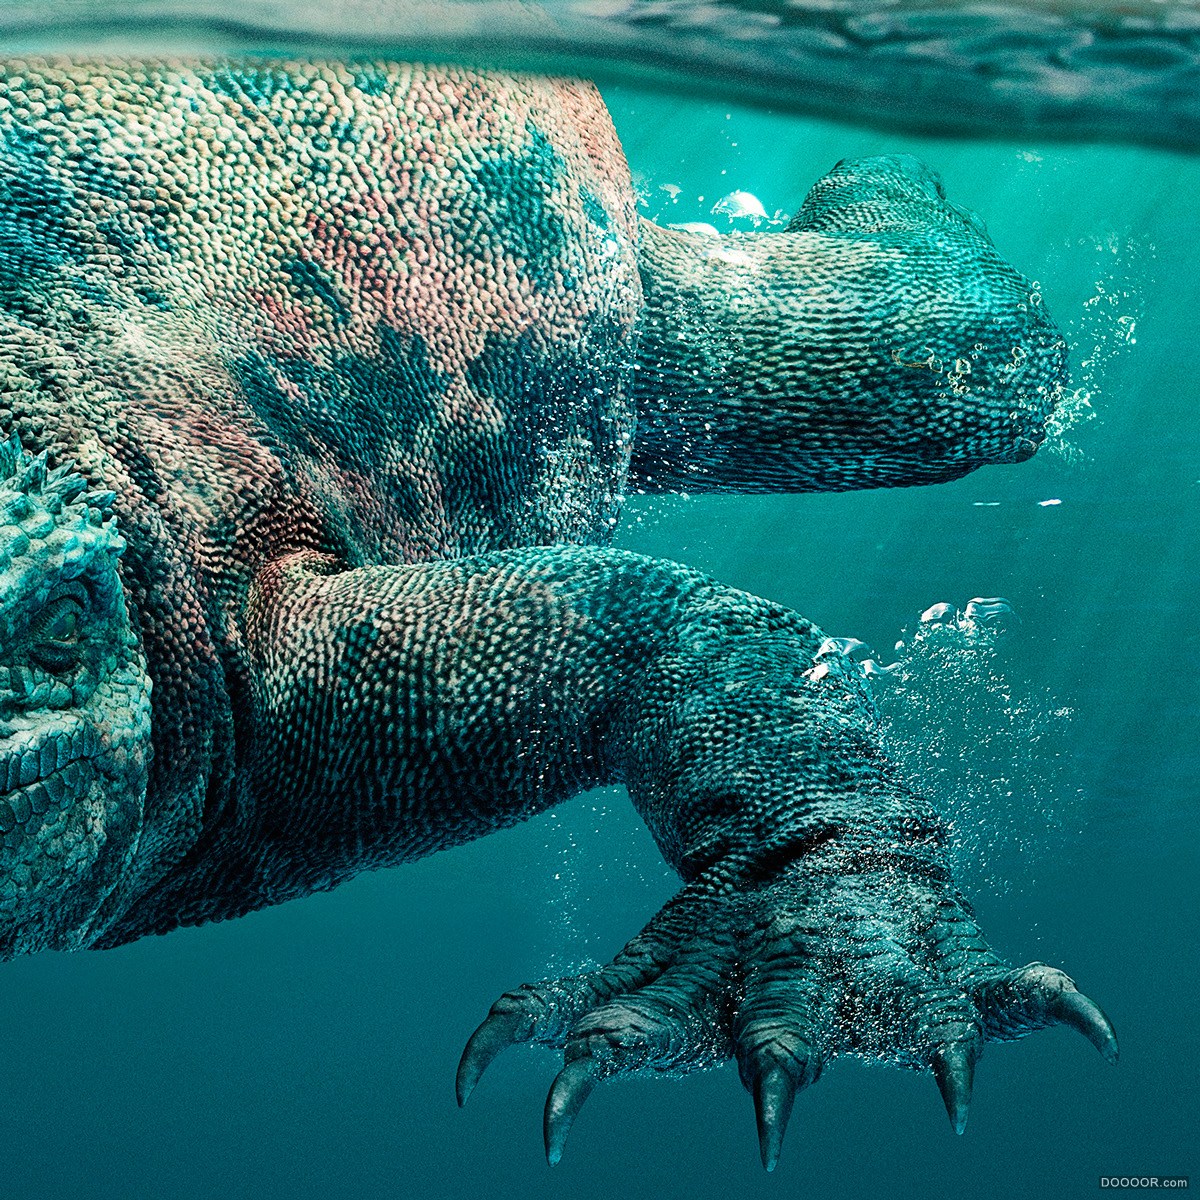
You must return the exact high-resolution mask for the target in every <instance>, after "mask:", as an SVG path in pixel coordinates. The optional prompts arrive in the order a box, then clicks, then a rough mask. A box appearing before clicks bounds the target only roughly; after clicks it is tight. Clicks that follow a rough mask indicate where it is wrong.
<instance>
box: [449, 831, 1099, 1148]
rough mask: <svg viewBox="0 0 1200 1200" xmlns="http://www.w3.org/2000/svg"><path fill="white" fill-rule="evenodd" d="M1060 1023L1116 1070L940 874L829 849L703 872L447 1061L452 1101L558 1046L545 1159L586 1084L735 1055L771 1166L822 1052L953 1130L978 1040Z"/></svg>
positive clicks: (1035, 968) (1087, 1007) (1095, 1022)
mask: <svg viewBox="0 0 1200 1200" xmlns="http://www.w3.org/2000/svg"><path fill="white" fill-rule="evenodd" d="M1059 1024H1065V1025H1069V1026H1071V1027H1072V1028H1074V1029H1077V1030H1078V1031H1079V1032H1080V1033H1082V1034H1083V1035H1084V1036H1085V1037H1087V1038H1088V1039H1089V1040H1090V1041H1091V1042H1092V1043H1093V1044H1094V1045H1095V1046H1096V1047H1097V1049H1099V1050H1100V1052H1101V1053H1102V1054H1103V1055H1104V1056H1105V1057H1106V1058H1107V1059H1108V1060H1109V1061H1110V1062H1115V1061H1116V1058H1117V1041H1116V1035H1115V1034H1114V1032H1113V1028H1112V1025H1111V1024H1110V1022H1109V1021H1108V1018H1107V1017H1105V1015H1104V1013H1103V1012H1102V1011H1101V1010H1100V1008H1099V1006H1098V1005H1096V1003H1095V1002H1094V1001H1092V1000H1090V999H1089V998H1088V997H1087V996H1085V995H1083V994H1082V993H1081V992H1079V991H1078V990H1077V989H1076V987H1075V984H1074V982H1073V981H1072V980H1071V979H1070V978H1068V976H1066V975H1065V974H1064V973H1063V972H1062V971H1059V970H1056V969H1054V968H1052V967H1048V966H1046V965H1045V964H1043V963H1030V964H1029V965H1027V966H1024V967H1018V968H1011V967H1009V966H1007V965H1005V964H1003V963H1002V962H1001V961H1000V960H999V959H998V958H997V957H996V956H995V955H994V954H993V953H992V951H991V949H990V948H989V947H988V945H987V943H986V941H985V940H984V938H983V935H982V934H981V933H980V931H979V929H978V927H977V925H976V924H975V921H974V917H973V915H972V913H971V910H970V908H969V906H968V905H967V903H966V902H965V901H964V900H963V899H962V898H961V896H959V895H958V893H957V891H956V890H955V888H954V886H953V884H951V883H950V882H949V880H948V879H946V878H945V877H944V875H941V874H940V873H938V872H933V873H932V874H931V873H930V872H929V871H928V867H927V865H926V864H919V865H917V864H912V863H908V862H906V861H905V860H904V859H903V858H900V857H895V856H881V857H878V858H875V859H874V860H871V859H865V858H864V857H863V856H862V855H861V854H857V855H856V854H853V853H850V852H848V851H844V850H840V849H838V848H837V847H836V846H835V845H834V844H832V843H831V844H829V845H827V846H825V847H822V848H820V849H819V850H817V851H816V852H813V853H811V854H809V855H806V856H805V857H804V858H803V859H800V860H798V861H795V862H792V863H790V864H789V865H788V866H787V867H785V868H784V869H783V870H782V871H780V872H779V873H778V874H776V875H775V876H774V877H773V878H771V879H769V880H766V881H762V880H758V881H753V880H740V881H738V880H731V879H729V878H728V877H722V876H721V875H720V874H719V873H717V872H714V873H713V874H712V875H710V876H708V877H704V876H702V877H700V878H698V879H696V880H694V881H693V882H692V883H690V884H689V885H688V886H687V887H685V888H684V889H683V890H682V891H681V892H680V893H679V894H678V895H677V896H676V897H675V898H674V899H673V900H672V901H671V902H670V903H669V904H668V905H667V906H666V907H665V908H664V909H663V910H662V912H660V913H659V915H658V916H657V917H656V918H655V919H654V920H653V921H652V922H651V923H650V924H649V925H648V926H647V927H646V929H645V930H643V931H642V933H641V934H639V935H638V936H637V937H636V938H634V939H633V941H631V942H630V943H629V944H628V945H627V946H626V947H625V949H624V950H622V951H621V953H620V954H618V955H617V957H616V958H615V959H614V960H613V961H612V962H611V963H609V964H608V965H607V966H605V967H601V968H600V969H598V970H595V971H591V972H587V973H585V974H582V975H577V976H573V977H570V978H566V979H560V980H551V981H547V982H543V983H537V984H526V985H524V986H522V987H521V988H518V989H517V990H516V991H513V992H509V993H506V994H505V995H504V996H502V997H500V999H499V1000H497V1001H496V1003H495V1004H494V1005H493V1006H492V1009H491V1012H490V1013H489V1015H488V1017H487V1019H486V1020H485V1021H484V1022H483V1024H482V1025H480V1027H479V1028H478V1029H477V1030H476V1031H475V1033H474V1034H473V1035H472V1037H471V1039H470V1041H469V1043H468V1044H467V1047H466V1050H465V1051H464V1053H463V1056H462V1061H461V1063H460V1064H459V1069H458V1099H459V1103H460V1104H461V1103H464V1102H465V1101H466V1099H467V1097H468V1096H469V1095H470V1093H471V1091H472V1090H473V1088H474V1087H475V1085H476V1084H477V1083H478V1081H479V1078H480V1076H481V1075H482V1074H483V1072H484V1070H485V1069H486V1068H487V1066H488V1065H489V1064H490V1063H491V1062H492V1060H493V1059H494V1058H495V1057H496V1056H497V1055H498V1054H499V1053H500V1051H501V1050H503V1049H505V1048H506V1047H508V1046H511V1045H515V1044H518V1043H522V1042H536V1043H540V1044H543V1045H550V1046H556V1047H561V1048H562V1049H563V1051H564V1060H565V1062H564V1067H563V1069H562V1070H561V1071H560V1072H559V1074H558V1076H557V1078H556V1079H555V1080H554V1082H553V1084H552V1085H551V1088H550V1093H549V1096H548V1098H547V1101H546V1111H545V1140H546V1156H547V1158H548V1160H549V1161H550V1162H551V1163H552V1164H553V1163H556V1162H557V1161H558V1160H559V1158H560V1157H561V1155H562V1151H563V1146H564V1144H565V1142H566V1138H567V1134H568V1132H569V1131H570V1129H571V1126H572V1124H573V1123H574V1121H575V1119H576V1117H577V1116H578V1115H579V1111H580V1109H581V1107H582V1105H583V1103H584V1101H585V1100H586V1099H587V1097H588V1095H589V1094H590V1093H591V1091H592V1090H593V1088H594V1087H595V1086H596V1084H597V1083H598V1082H600V1081H601V1080H603V1079H606V1078H609V1077H612V1076H614V1075H620V1074H629V1073H634V1072H640V1073H645V1072H665V1073H682V1072H686V1071H689V1070H694V1069H698V1068H703V1067H706V1066H712V1065H715V1064H717V1063H719V1062H721V1061H723V1060H725V1059H728V1058H735V1059H736V1060H737V1063H738V1067H739V1071H740V1074H741V1079H742V1082H743V1084H744V1085H745V1087H746V1089H747V1090H748V1091H749V1092H750V1094H751V1095H752V1096H753V1098H754V1106H755V1112H756V1115H757V1121H758V1137H759V1148H760V1152H761V1155H762V1161H763V1165H764V1166H765V1167H766V1169H767V1170H768V1171H770V1170H773V1169H774V1167H775V1165H776V1162H777V1161H778V1159H779V1153H780V1148H781V1146H782V1143H783V1136H784V1131H785V1129H786V1127H787V1123H788V1119H789V1117H790V1115H791V1111H792V1107H793V1102H794V1100H795V1097H796V1095H797V1093H798V1092H800V1091H802V1090H803V1089H804V1088H806V1087H808V1086H809V1085H810V1084H812V1083H814V1082H816V1080H817V1079H818V1077H819V1076H820V1074H821V1071H822V1069H823V1068H824V1066H825V1065H826V1063H828V1062H829V1061H830V1060H831V1059H833V1058H835V1057H836V1056H838V1055H845V1054H849V1055H853V1056H857V1057H861V1058H867V1059H873V1060H880V1061H885V1062H891V1063H894V1064H896V1065H900V1066H907V1067H911V1068H916V1069H919V1070H928V1071H930V1072H931V1073H932V1075H933V1077H934V1079H935V1081H936V1082H937V1085H938V1088H939V1089H940V1091H941V1094H942V1099H943V1101H944V1102H945V1106H946V1110H947V1112H948V1114H949V1116H950V1121H951V1124H952V1125H953V1126H954V1128H955V1130H956V1131H957V1132H959V1133H961V1132H962V1131H963V1128H964V1127H965V1125H966V1120H967V1112H968V1107H969V1105H970V1100H971V1090H972V1085H973V1078H974V1071H975V1064H976V1061H977V1060H978V1058H979V1056H980V1054H981V1052H982V1050H983V1047H984V1045H985V1044H986V1043H987V1042H989V1041H1006V1040H1011V1039H1013V1038H1018V1037H1022V1036H1024V1035H1025V1034H1027V1033H1031V1032H1033V1031H1034V1030H1037V1029H1042V1028H1045V1027H1048V1026H1051V1025H1059Z"/></svg>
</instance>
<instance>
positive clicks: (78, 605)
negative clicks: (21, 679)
mask: <svg viewBox="0 0 1200 1200" xmlns="http://www.w3.org/2000/svg"><path fill="white" fill-rule="evenodd" d="M82 617H83V603H82V601H81V600H80V599H79V598H78V597H77V596H60V597H59V598H58V599H57V600H55V601H54V602H52V603H51V604H50V605H48V606H47V608H46V609H45V611H44V612H43V613H42V615H41V618H40V620H38V622H37V623H36V625H35V626H34V628H33V639H32V644H31V646H30V652H31V653H32V655H33V658H34V660H35V661H36V662H37V663H38V664H39V665H41V666H42V667H45V668H46V670H48V671H63V670H66V669H67V668H69V667H72V666H74V664H75V662H76V659H77V656H78V653H79V639H80V637H81V636H82V634H83V620H82Z"/></svg>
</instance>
